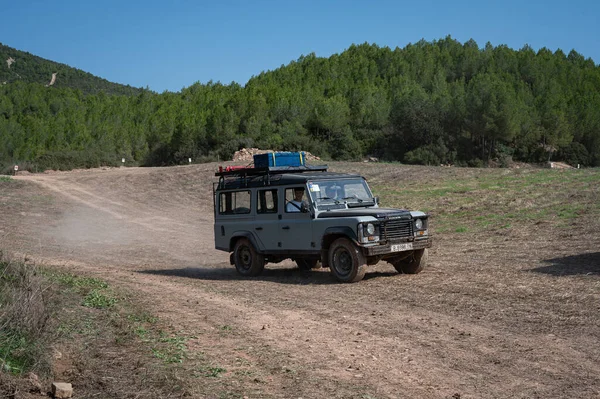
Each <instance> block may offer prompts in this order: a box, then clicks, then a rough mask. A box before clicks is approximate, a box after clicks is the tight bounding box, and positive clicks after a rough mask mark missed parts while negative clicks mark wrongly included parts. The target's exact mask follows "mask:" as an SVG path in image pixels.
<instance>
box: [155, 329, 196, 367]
mask: <svg viewBox="0 0 600 399" xmlns="http://www.w3.org/2000/svg"><path fill="white" fill-rule="evenodd" d="M150 341H152V342H153V344H154V347H152V348H151V350H152V354H153V355H154V356H155V357H157V358H158V359H161V360H162V361H163V362H165V363H183V360H184V359H185V358H186V341H187V338H185V337H181V336H177V335H169V334H167V333H165V332H164V331H159V332H158V338H152V339H150Z"/></svg>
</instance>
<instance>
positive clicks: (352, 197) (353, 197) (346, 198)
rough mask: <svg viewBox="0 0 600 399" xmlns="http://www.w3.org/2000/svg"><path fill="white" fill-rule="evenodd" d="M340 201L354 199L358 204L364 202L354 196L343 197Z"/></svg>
mask: <svg viewBox="0 0 600 399" xmlns="http://www.w3.org/2000/svg"><path fill="white" fill-rule="evenodd" d="M342 199H343V200H349V199H355V200H357V201H358V202H363V201H364V200H363V199H362V198H358V197H357V196H354V195H353V196H351V197H344V198H342Z"/></svg>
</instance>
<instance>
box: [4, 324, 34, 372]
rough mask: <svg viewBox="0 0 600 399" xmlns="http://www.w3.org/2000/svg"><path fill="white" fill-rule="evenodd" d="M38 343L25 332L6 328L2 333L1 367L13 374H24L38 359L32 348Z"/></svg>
mask: <svg viewBox="0 0 600 399" xmlns="http://www.w3.org/2000/svg"><path fill="white" fill-rule="evenodd" d="M34 345H36V343H35V340H32V339H31V338H30V337H28V336H27V335H26V334H25V333H24V332H22V331H19V330H10V329H4V330H3V331H2V334H0V368H1V369H2V370H4V371H7V372H9V373H12V374H17V375H20V374H23V373H24V372H25V371H27V370H28V369H30V368H31V367H32V366H33V365H34V364H35V362H36V359H35V357H34V355H33V353H32V351H31V350H30V349H31V348H32V346H34Z"/></svg>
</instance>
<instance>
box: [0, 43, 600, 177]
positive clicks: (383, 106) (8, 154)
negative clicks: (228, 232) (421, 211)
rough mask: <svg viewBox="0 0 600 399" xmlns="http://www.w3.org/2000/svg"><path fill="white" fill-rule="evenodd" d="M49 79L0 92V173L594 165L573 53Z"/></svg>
mask: <svg viewBox="0 0 600 399" xmlns="http://www.w3.org/2000/svg"><path fill="white" fill-rule="evenodd" d="M7 56H8V55H7ZM31 57H32V59H33V56H31ZM12 58H13V59H15V57H12ZM7 59H8V58H7ZM18 62H19V61H18V60H17V61H15V63H13V64H12V65H11V71H12V68H13V67H15V65H17V63H18ZM32 62H33V61H32ZM22 63H24V62H22ZM15 68H16V67H15ZM15 71H17V69H15ZM52 73H54V70H52V69H50V68H49V67H48V69H46V70H45V72H43V73H42V74H41V75H40V76H41V77H40V79H42V77H43V81H44V82H46V81H47V79H49V78H50V77H51V74H52ZM61 76H62V75H61V72H59V74H58V75H57V81H56V83H55V85H54V86H53V87H52V89H48V88H47V87H44V86H43V85H40V84H33V83H26V82H24V81H18V80H16V81H11V82H12V83H11V84H6V85H0V173H2V172H3V171H4V172H6V171H7V170H10V165H11V164H13V163H16V162H19V163H20V164H21V165H23V166H25V167H27V168H28V169H30V170H33V171H35V170H43V169H48V168H51V169H70V168H77V167H79V168H81V167H94V166H99V165H118V164H120V163H121V159H122V158H125V159H126V162H127V164H128V165H154V166H159V165H175V164H181V163H187V162H188V159H189V158H192V159H193V162H207V161H211V160H217V159H231V156H232V155H233V153H234V152H235V151H237V150H239V149H240V148H244V147H246V148H247V147H258V148H271V149H275V150H298V149H302V150H305V151H309V152H311V153H313V154H315V155H317V156H319V157H322V158H325V159H334V160H358V159H361V158H363V157H366V156H376V157H378V158H380V159H382V160H387V161H394V162H402V163H407V164H423V165H439V164H452V165H457V166H486V165H490V166H495V165H497V166H510V165H511V164H512V162H513V161H519V162H528V163H541V162H547V161H548V160H552V161H564V162H566V163H569V164H571V165H577V164H579V165H582V166H584V167H587V166H600V95H599V94H598V93H600V68H599V67H598V66H597V65H596V64H595V63H594V61H593V60H591V59H589V58H585V57H584V56H583V55H581V54H579V53H577V52H576V51H574V50H571V51H570V52H569V53H568V54H565V53H564V52H563V51H561V50H560V49H559V50H556V51H550V50H549V49H547V48H542V49H539V50H538V51H534V50H533V49H532V48H531V47H529V46H527V45H525V46H523V48H521V49H519V50H514V49H511V48H508V47H507V46H504V45H500V46H496V47H494V46H492V45H491V44H489V43H487V44H486V45H484V46H482V47H480V46H479V45H478V44H477V43H476V42H475V41H473V40H469V41H467V42H465V43H460V42H458V41H457V40H455V39H452V38H451V37H446V38H444V39H442V40H438V41H433V42H426V41H424V40H423V41H419V42H417V43H415V44H409V45H407V46H406V47H404V48H395V49H390V48H388V47H379V46H377V45H375V44H368V43H365V44H360V45H351V46H350V47H349V48H348V49H347V50H346V51H344V52H342V53H340V54H334V55H332V56H330V57H327V58H324V57H317V56H315V55H314V54H309V55H306V56H301V57H300V58H298V59H297V60H295V61H291V62H290V63H289V64H288V65H285V66H282V67H281V68H278V69H276V70H274V71H268V72H262V73H260V74H258V75H257V76H255V77H254V78H252V79H250V81H249V82H248V83H247V84H246V85H245V86H244V87H242V86H240V85H239V84H236V83H232V84H229V85H223V84H221V83H218V82H217V83H214V82H209V83H207V84H200V83H195V84H193V85H192V86H190V87H188V88H185V89H183V90H182V91H181V92H178V93H170V92H166V93H162V94H157V93H153V92H150V91H145V90H144V91H140V92H139V94H137V95H129V96H107V95H105V92H100V93H98V94H92V95H87V96H82V95H81V92H79V91H74V90H73V89H71V88H67V87H61V86H60V84H62V83H61V82H62V79H61ZM63 83H64V82H63ZM2 116H3V118H2Z"/></svg>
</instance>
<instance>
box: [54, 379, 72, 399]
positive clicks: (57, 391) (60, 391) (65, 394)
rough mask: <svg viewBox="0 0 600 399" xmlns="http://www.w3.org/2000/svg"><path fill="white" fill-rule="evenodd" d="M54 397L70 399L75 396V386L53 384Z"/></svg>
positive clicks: (65, 383) (61, 383)
mask: <svg viewBox="0 0 600 399" xmlns="http://www.w3.org/2000/svg"><path fill="white" fill-rule="evenodd" d="M52 396H53V397H54V398H56V399H68V398H70V397H71V396H73V386H72V385H71V384H70V383H68V382H53V383H52Z"/></svg>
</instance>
